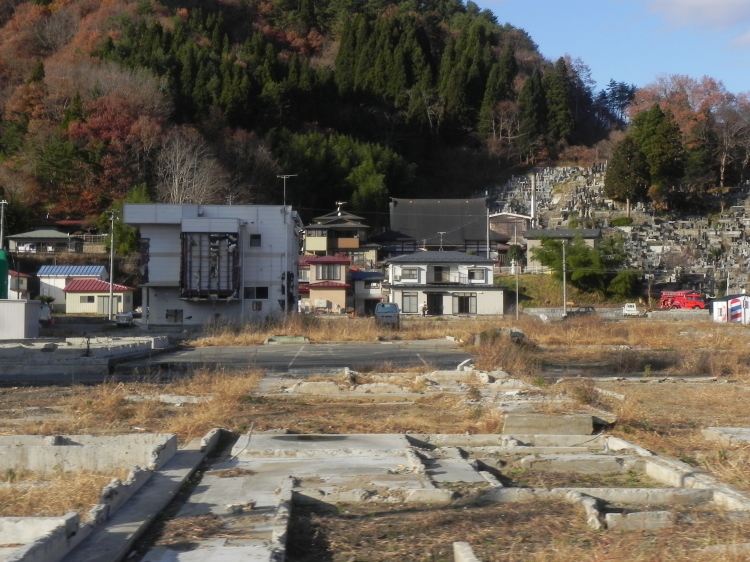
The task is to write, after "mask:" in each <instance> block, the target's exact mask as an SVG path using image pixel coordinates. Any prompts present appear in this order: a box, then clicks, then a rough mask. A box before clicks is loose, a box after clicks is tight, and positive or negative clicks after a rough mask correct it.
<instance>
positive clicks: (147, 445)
mask: <svg viewBox="0 0 750 562" xmlns="http://www.w3.org/2000/svg"><path fill="white" fill-rule="evenodd" d="M94 439H96V440H94ZM1 443H2V441H0V470H2V471H5V470H9V469H13V470H18V469H19V468H23V469H25V470H33V471H34V472H38V473H40V474H46V473H50V472H54V471H55V470H58V469H59V470H63V471H73V470H92V471H102V472H106V471H110V470H119V469H121V468H122V467H124V466H141V467H145V468H150V469H158V468H159V467H161V466H162V465H163V464H164V463H165V462H166V461H167V460H169V459H170V458H171V457H172V455H174V452H175V451H176V450H177V437H176V436H175V435H171V434H169V435H167V434H156V435H147V436H146V435H137V436H134V437H133V438H130V439H129V438H127V436H117V437H99V438H93V439H92V438H87V439H84V436H76V435H73V436H69V437H65V438H61V439H59V440H58V441H56V442H54V443H48V444H45V445H23V446H19V445H18V444H12V445H3V444H1Z"/></svg>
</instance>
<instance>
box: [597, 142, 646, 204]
mask: <svg viewBox="0 0 750 562" xmlns="http://www.w3.org/2000/svg"><path fill="white" fill-rule="evenodd" d="M649 185H650V177H649V171H648V162H646V157H645V156H644V154H643V152H641V147H640V145H639V144H638V142H637V141H636V140H635V139H634V138H633V137H632V136H630V135H628V136H626V137H625V138H624V139H623V140H622V141H620V143H618V145H617V146H616V147H615V149H614V151H613V152H612V158H610V160H609V164H608V165H607V175H606V177H605V179H604V193H605V194H606V195H607V197H610V198H612V199H614V200H616V201H626V202H627V203H628V208H629V207H630V203H631V202H634V201H644V200H645V199H646V197H647V193H648V187H649Z"/></svg>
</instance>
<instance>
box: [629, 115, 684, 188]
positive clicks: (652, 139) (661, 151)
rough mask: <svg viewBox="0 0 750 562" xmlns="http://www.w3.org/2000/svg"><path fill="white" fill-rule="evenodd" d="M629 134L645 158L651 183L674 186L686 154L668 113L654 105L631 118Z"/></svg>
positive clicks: (675, 124) (679, 135) (675, 126)
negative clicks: (631, 123) (631, 124)
mask: <svg viewBox="0 0 750 562" xmlns="http://www.w3.org/2000/svg"><path fill="white" fill-rule="evenodd" d="M631 135H632V136H633V139H634V140H635V141H636V142H637V143H638V145H639V146H640V148H641V151H642V152H643V154H644V156H645V157H646V162H647V163H648V169H649V175H650V177H651V184H652V185H656V186H658V187H659V188H661V190H662V191H665V190H668V189H670V188H673V187H675V186H677V185H678V184H679V182H680V180H681V179H682V177H683V176H684V174H685V161H686V153H685V147H684V145H683V143H682V133H681V132H680V127H679V126H678V125H677V122H676V121H675V119H674V116H673V115H672V113H671V112H669V111H667V112H664V111H662V109H661V107H659V105H658V104H654V105H653V106H652V107H651V108H649V109H647V110H646V111H644V112H642V113H639V114H638V115H637V116H636V117H635V118H634V119H633V126H632V132H631Z"/></svg>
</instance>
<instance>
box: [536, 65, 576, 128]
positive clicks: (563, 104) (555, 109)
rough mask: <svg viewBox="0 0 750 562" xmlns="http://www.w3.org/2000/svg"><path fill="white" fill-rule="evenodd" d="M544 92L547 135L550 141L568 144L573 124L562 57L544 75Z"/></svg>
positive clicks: (566, 74)
mask: <svg viewBox="0 0 750 562" xmlns="http://www.w3.org/2000/svg"><path fill="white" fill-rule="evenodd" d="M544 90H545V94H546V101H547V115H548V129H547V134H548V135H549V138H550V140H552V141H557V142H568V141H569V140H570V137H571V135H572V134H573V129H574V127H575V122H574V120H573V112H572V111H571V98H570V84H569V78H568V66H567V65H566V64H565V59H563V58H562V57H560V58H559V59H557V62H556V63H555V66H554V67H553V68H552V69H550V70H548V71H547V73H546V74H545V75H544Z"/></svg>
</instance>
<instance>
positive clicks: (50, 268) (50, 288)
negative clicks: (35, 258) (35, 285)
mask: <svg viewBox="0 0 750 562" xmlns="http://www.w3.org/2000/svg"><path fill="white" fill-rule="evenodd" d="M37 277H39V294H40V295H43V296H49V297H52V298H54V299H55V300H54V302H53V303H52V304H51V305H50V308H51V309H52V311H53V312H66V310H65V293H64V291H63V290H64V289H65V287H67V286H68V284H69V283H71V282H72V281H75V280H76V279H98V280H99V281H107V280H108V279H109V274H108V273H107V268H106V267H104V266H103V265H43V266H42V267H41V268H39V271H38V272H37ZM107 291H109V289H107Z"/></svg>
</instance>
